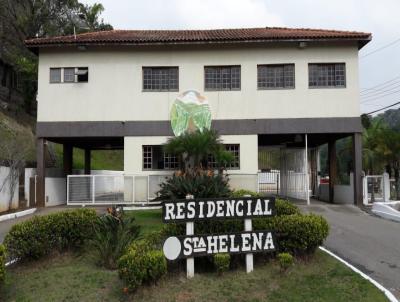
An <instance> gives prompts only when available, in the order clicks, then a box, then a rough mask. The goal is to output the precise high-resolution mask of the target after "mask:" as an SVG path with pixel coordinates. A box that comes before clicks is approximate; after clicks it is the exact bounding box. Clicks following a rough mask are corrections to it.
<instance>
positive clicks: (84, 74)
mask: <svg viewBox="0 0 400 302" xmlns="http://www.w3.org/2000/svg"><path fill="white" fill-rule="evenodd" d="M76 74H77V82H78V83H87V82H88V81H89V68H87V67H78V71H77V73H76Z"/></svg>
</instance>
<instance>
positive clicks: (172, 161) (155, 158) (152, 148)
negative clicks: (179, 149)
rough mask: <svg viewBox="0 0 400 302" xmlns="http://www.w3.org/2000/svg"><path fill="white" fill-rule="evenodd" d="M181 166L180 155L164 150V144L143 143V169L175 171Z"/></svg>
mask: <svg viewBox="0 0 400 302" xmlns="http://www.w3.org/2000/svg"><path fill="white" fill-rule="evenodd" d="M179 167H180V163H179V160H178V157H177V156H175V155H172V154H168V153H166V152H164V151H163V146H162V145H142V170H143V171H174V170H178V169H179Z"/></svg>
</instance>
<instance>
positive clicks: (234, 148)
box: [207, 144, 240, 169]
mask: <svg viewBox="0 0 400 302" xmlns="http://www.w3.org/2000/svg"><path fill="white" fill-rule="evenodd" d="M224 146H225V150H226V151H228V152H231V153H232V155H233V161H232V162H231V164H230V165H229V166H228V167H227V168H228V169H239V168H240V145H239V144H228V145H224ZM207 161H208V166H209V167H210V168H217V162H216V161H215V158H214V156H212V155H209V156H208V160H207Z"/></svg>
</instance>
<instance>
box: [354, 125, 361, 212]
mask: <svg viewBox="0 0 400 302" xmlns="http://www.w3.org/2000/svg"><path fill="white" fill-rule="evenodd" d="M353 163H354V167H353V170H354V176H353V177H354V203H355V204H356V205H357V206H362V205H363V183H362V134H361V133H354V134H353Z"/></svg>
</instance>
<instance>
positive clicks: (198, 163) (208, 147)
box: [164, 130, 233, 175]
mask: <svg viewBox="0 0 400 302" xmlns="http://www.w3.org/2000/svg"><path fill="white" fill-rule="evenodd" d="M164 151H165V152H166V153H169V154H173V155H176V156H177V157H178V158H179V162H180V163H181V169H182V172H183V173H188V174H191V175H196V174H198V173H199V172H201V171H204V170H206V169H207V168H208V167H207V162H208V160H209V158H210V156H211V157H214V159H215V161H216V162H217V166H218V171H219V172H222V170H223V169H225V168H226V167H227V166H228V165H229V164H230V163H231V162H232V160H233V156H232V154H231V153H230V152H228V151H226V150H225V148H224V147H223V144H222V141H221V139H220V136H219V135H218V134H217V132H216V131H214V130H204V131H202V132H201V131H199V130H197V131H194V132H186V133H184V134H182V135H180V136H176V137H173V138H170V139H169V140H168V142H167V143H166V144H165V145H164Z"/></svg>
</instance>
